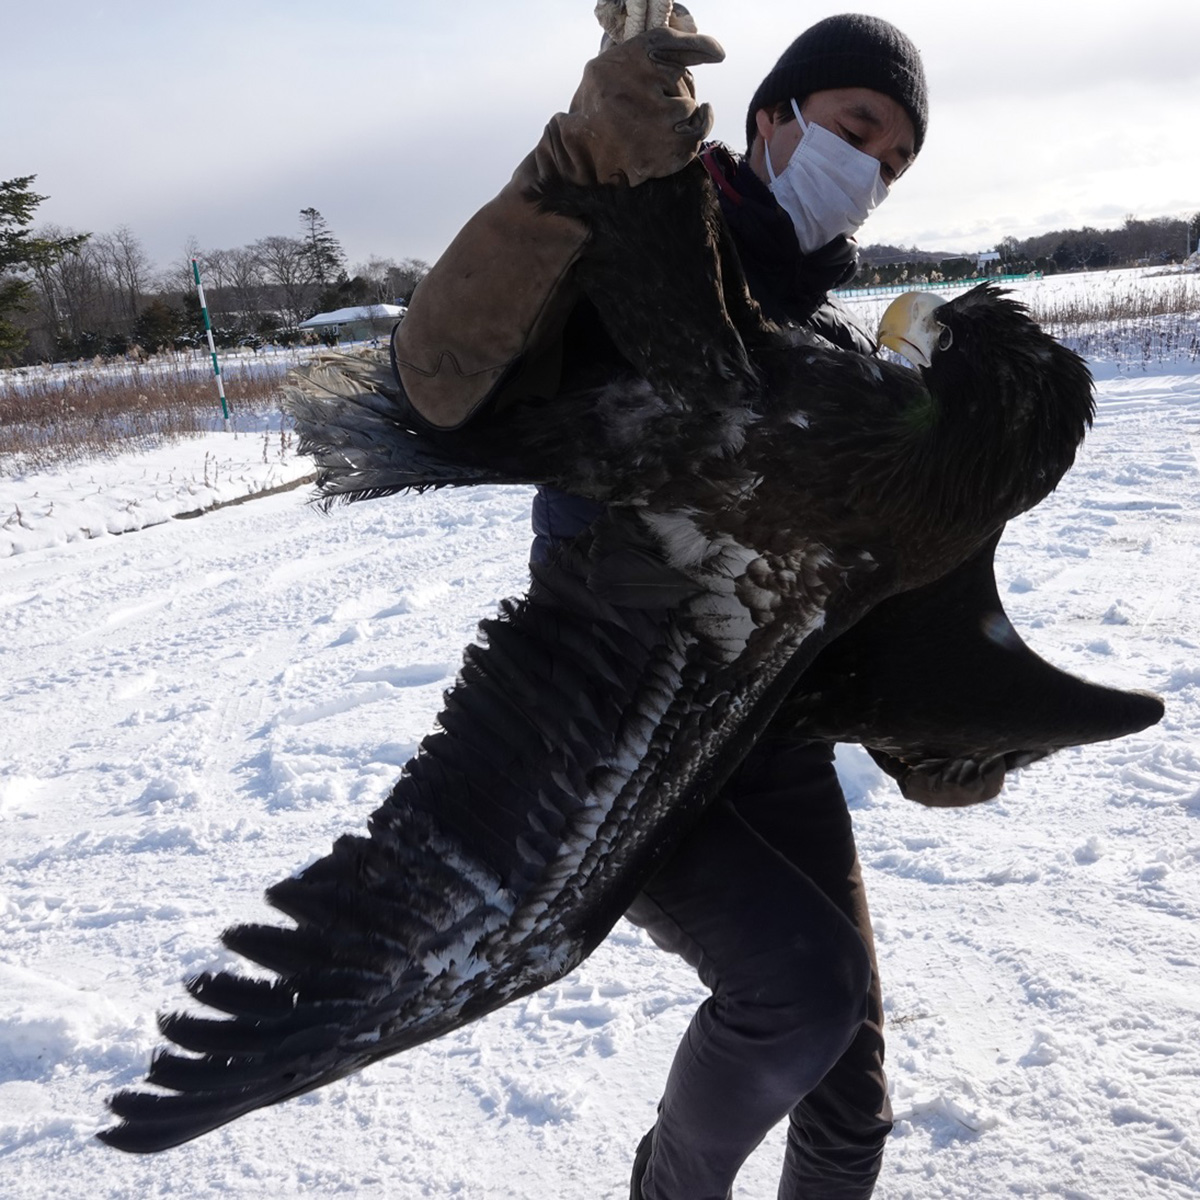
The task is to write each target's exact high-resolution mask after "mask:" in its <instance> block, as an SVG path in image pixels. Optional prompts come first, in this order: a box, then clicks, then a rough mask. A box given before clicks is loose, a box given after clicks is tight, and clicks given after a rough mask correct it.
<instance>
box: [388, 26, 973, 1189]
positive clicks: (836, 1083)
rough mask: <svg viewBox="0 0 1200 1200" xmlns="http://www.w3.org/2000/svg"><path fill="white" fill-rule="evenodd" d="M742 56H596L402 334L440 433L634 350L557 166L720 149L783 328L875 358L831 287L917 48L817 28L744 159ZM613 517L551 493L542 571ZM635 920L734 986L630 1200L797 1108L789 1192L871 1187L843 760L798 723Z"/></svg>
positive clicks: (856, 31)
mask: <svg viewBox="0 0 1200 1200" xmlns="http://www.w3.org/2000/svg"><path fill="white" fill-rule="evenodd" d="M678 11H679V10H678V9H677V10H676V12H677V13H678ZM685 28H686V26H685ZM693 30H694V27H693ZM721 57H723V53H722V51H721V50H720V47H719V46H717V45H716V43H714V42H713V41H712V40H711V39H709V38H704V37H700V36H698V35H695V34H694V32H692V33H686V32H676V31H674V30H671V29H660V30H654V31H651V32H649V33H647V34H644V35H642V36H640V37H637V38H634V39H632V40H630V41H628V42H625V43H623V44H620V45H617V46H615V47H613V48H612V49H610V50H607V51H606V52H605V53H603V54H601V55H600V56H599V58H597V59H596V60H594V61H593V62H592V63H590V64H588V67H587V69H586V71H585V74H584V79H583V83H582V85H581V87H580V89H579V91H578V92H577V93H576V96H575V98H574V100H573V102H572V105H571V109H570V111H569V112H568V113H565V114H558V115H557V116H556V117H554V118H553V119H552V120H551V122H550V124H549V125H548V126H547V130H546V134H545V136H544V137H543V139H542V141H541V143H539V145H538V147H537V148H536V149H535V150H534V152H533V153H532V154H531V155H530V156H529V158H528V159H526V160H525V162H523V163H522V164H521V166H520V167H518V169H517V171H516V173H515V174H514V176H513V180H512V182H511V183H510V184H509V185H508V186H507V187H506V188H505V189H504V190H503V191H502V192H501V193H500V195H499V196H497V198H496V199H495V200H493V201H492V202H491V203H490V204H489V205H487V206H485V208H484V209H482V210H481V212H480V213H478V214H477V215H476V216H475V217H474V218H472V220H471V221H470V222H469V223H468V225H467V226H466V227H465V228H464V230H463V231H462V233H460V235H459V236H458V238H456V239H455V241H454V243H453V244H452V245H451V246H450V248H449V249H448V250H447V252H446V254H445V255H444V256H443V257H442V259H441V260H440V261H439V262H438V264H437V265H436V266H435V267H434V269H433V271H432V272H431V273H430V275H429V276H428V278H427V279H426V280H425V281H424V282H423V283H422V284H421V286H420V288H419V289H418V290H417V293H416V295H415V296H414V298H413V303H412V306H411V307H410V310H409V314H408V316H407V318H406V320H405V321H404V323H403V324H402V325H401V326H400V327H399V328H398V331H397V334H396V337H395V342H394V347H393V351H394V360H395V365H396V372H397V376H398V378H399V380H400V383H401V386H402V387H403V389H404V391H405V393H406V395H407V397H408V400H409V402H410V403H411V405H412V407H413V409H414V410H415V412H416V414H417V415H418V416H419V417H420V418H421V419H422V420H424V421H426V422H428V423H429V424H431V425H434V426H437V427H440V428H453V427H456V426H458V425H461V424H462V423H464V422H465V421H468V420H470V419H471V418H472V416H473V415H474V414H476V413H477V412H478V411H480V410H481V409H482V408H483V407H484V406H501V407H502V406H503V405H504V404H505V403H506V402H508V401H509V400H510V399H511V398H513V397H518V396H520V397H530V396H533V397H547V398H550V397H552V396H553V395H554V393H555V391H556V390H557V389H559V388H561V387H567V386H578V385H580V384H581V383H586V382H592V381H595V382H600V381H603V379H604V377H605V372H606V370H609V369H611V368H612V367H613V366H614V365H615V363H614V356H615V350H614V349H613V348H612V346H611V344H610V343H607V339H606V338H605V337H604V335H603V333H602V331H601V329H600V324H599V321H598V320H597V317H596V314H595V312H594V311H593V310H591V309H590V307H589V305H588V303H587V302H586V301H585V300H582V299H581V298H580V296H579V294H578V292H577V291H576V290H575V289H574V287H573V284H572V280H571V266H572V264H573V263H574V261H575V259H576V257H577V256H578V254H579V251H580V249H581V247H582V246H583V245H584V244H585V242H586V240H587V236H588V233H587V230H586V229H585V228H584V227H583V226H582V225H580V224H579V223H577V222H575V221H573V220H571V219H569V218H565V217H560V216H557V215H553V214H546V213H543V212H540V211H539V210H538V208H537V205H536V197H535V189H536V187H537V185H538V184H539V182H545V181H547V180H549V179H553V178H555V177H561V178H566V179H568V180H570V181H572V182H575V183H584V184H611V185H614V186H637V185H638V184H639V183H640V182H642V181H643V180H645V179H648V178H654V177H661V176H666V175H669V174H671V173H673V172H674V171H676V170H678V169H679V168H680V167H682V166H684V165H685V164H686V163H687V162H688V161H689V160H690V159H691V158H692V157H693V156H694V155H695V154H696V153H697V152H698V151H699V152H700V154H701V158H702V160H703V162H704V164H705V166H706V167H707V169H708V171H709V174H710V176H711V177H712V179H713V181H714V183H715V185H716V187H717V189H718V193H719V196H720V202H721V206H722V210H723V212H724V215H725V218H726V220H727V222H728V224H729V226H730V229H731V231H732V233H733V237H734V240H735V243H736V245H737V248H738V252H739V255H740V256H741V258H742V262H743V266H744V268H745V271H746V276H747V280H748V283H749V286H750V289H751V292H752V294H753V295H754V298H755V299H756V300H757V301H758V302H759V304H760V305H761V306H762V308H763V309H764V311H765V312H766V314H767V315H768V316H769V317H771V318H773V319H775V320H777V321H779V322H781V323H794V324H803V325H807V326H809V327H811V328H813V329H815V330H817V331H819V332H821V333H822V334H823V335H825V336H826V337H828V338H830V340H832V341H834V342H836V343H837V344H839V345H842V346H846V347H850V348H855V349H864V350H869V349H870V348H871V346H872V342H871V339H870V337H869V336H868V335H867V334H866V332H865V331H864V330H863V329H862V328H861V327H860V326H858V325H857V323H856V322H855V321H854V320H853V319H852V318H851V316H850V315H849V314H848V313H847V312H846V311H845V310H844V309H842V308H840V307H839V306H838V305H836V303H834V302H832V301H831V300H830V298H829V295H828V293H829V291H830V289H832V288H833V287H836V286H837V285H838V284H840V283H844V282H845V281H847V280H848V279H849V278H850V277H851V276H852V275H853V274H854V271H855V267H856V249H855V245H854V243H853V241H852V240H851V235H852V234H853V233H854V232H855V230H856V229H857V228H858V226H859V225H860V224H861V223H862V221H863V220H864V219H865V218H866V217H867V215H868V214H869V212H870V211H871V210H872V209H873V208H874V207H875V206H877V205H878V204H879V203H880V202H881V201H882V199H883V198H884V197H886V195H887V190H888V188H889V187H890V186H891V185H892V184H893V183H894V182H895V181H896V180H898V179H899V178H900V176H901V175H903V173H904V172H905V171H906V170H907V169H908V167H909V165H910V164H911V163H912V161H913V160H914V159H915V157H916V156H917V154H918V153H919V151H920V149H921V145H922V143H923V141H924V137H925V129H926V124H927V99H926V86H925V78H924V73H923V70H922V67H921V62H920V57H919V55H918V53H917V51H916V49H915V47H914V46H913V45H912V43H911V42H910V41H909V40H908V39H907V38H906V37H905V36H904V35H903V34H902V33H900V31H899V30H897V29H895V28H894V27H893V26H891V25H889V24H888V23H887V22H884V21H881V20H878V19H876V18H873V17H866V16H855V15H842V16H836V17H831V18H829V19H827V20H824V21H821V22H820V23H818V24H817V25H815V26H813V27H812V28H811V29H809V30H808V31H807V32H805V33H803V34H802V35H801V36H800V37H799V38H797V39H796V41H794V42H793V43H792V44H791V46H789V47H788V49H787V50H786V51H785V52H784V54H783V56H782V57H781V58H780V60H779V62H778V63H777V64H776V65H775V67H774V68H773V69H772V70H771V72H770V73H769V74H768V75H767V76H766V78H765V79H764V80H763V81H762V83H761V84H760V85H759V87H758V89H757V91H756V92H755V94H754V97H753V99H752V100H751V102H750V106H749V111H748V114H747V142H748V150H747V154H746V156H744V157H742V156H739V155H736V154H733V153H731V152H730V151H729V150H727V149H726V148H725V147H723V146H721V145H719V144H713V145H709V146H706V147H704V148H703V149H702V150H701V149H700V146H701V142H702V140H703V138H704V137H705V136H706V135H707V133H708V130H709V129H710V128H711V113H710V112H709V110H708V106H707V105H698V104H697V103H696V101H695V97H694V92H693V89H692V84H691V77H690V75H689V74H688V72H687V70H686V68H687V67H688V66H691V65H696V64H698V63H702V62H712V61H718V60H719V59H720V58H721ZM631 286H636V282H635V281H631ZM551 402H552V400H551ZM596 514H597V508H596V506H595V505H594V504H593V503H591V502H589V501H585V500H581V499H579V498H576V497H570V496H566V495H564V494H562V493H560V492H556V491H554V490H553V489H548V488H547V489H541V490H540V492H539V494H538V496H537V499H536V501H535V506H534V517H533V519H534V528H535V532H536V534H537V539H536V542H535V545H534V551H533V554H534V557H535V559H538V560H541V559H544V558H545V557H546V556H548V555H549V554H551V553H553V549H554V546H555V544H556V543H559V542H561V541H562V540H563V539H566V538H570V537H572V536H574V535H576V534H577V533H579V532H581V531H582V530H583V529H584V528H586V527H587V525H588V524H590V522H591V521H592V520H593V519H594V518H595V516H596ZM976 798H978V797H976ZM629 916H630V919H631V920H633V921H634V922H635V923H637V924H639V925H641V926H643V927H644V928H646V929H647V930H648V931H649V933H650V935H651V936H652V937H653V939H654V940H655V941H656V942H657V943H658V944H659V945H660V946H663V947H664V948H666V949H669V950H672V951H674V952H675V953H678V954H680V955H682V956H683V957H684V958H685V959H686V960H687V961H688V962H689V963H690V964H691V965H692V966H693V967H695V968H696V970H697V971H698V973H699V975H700V977H701V979H702V980H703V981H704V983H705V984H706V985H707V986H708V987H709V988H710V989H711V990H712V996H711V997H710V998H709V999H708V1000H706V1001H705V1002H704V1004H702V1005H701V1007H700V1009H699V1010H698V1011H697V1013H696V1015H695V1017H694V1018H693V1020H692V1023H691V1025H690V1027H689V1029H688V1031H687V1034H686V1036H685V1037H684V1039H683V1042H682V1043H681V1045H680V1047H679V1049H678V1051H677V1053H676V1057H675V1061H674V1063H673V1065H672V1067H671V1071H670V1074H669V1077H668V1080H667V1084H666V1088H665V1090H664V1094H663V1097H662V1100H661V1102H660V1105H659V1114H658V1120H657V1122H656V1124H655V1126H654V1128H653V1129H652V1130H651V1131H650V1132H649V1133H648V1134H647V1135H646V1137H645V1138H644V1139H643V1141H642V1143H641V1145H640V1146H639V1147H638V1151H637V1155H636V1158H635V1163H634V1174H633V1181H632V1191H631V1196H633V1197H634V1198H635V1200H722V1198H723V1197H725V1196H727V1195H728V1194H729V1192H730V1189H731V1186H732V1183H733V1180H734V1177H735V1175H736V1174H737V1171H738V1169H739V1168H740V1166H741V1164H742V1163H743V1162H744V1161H745V1159H746V1157H747V1156H748V1155H749V1154H750V1152H751V1151H752V1150H753V1149H754V1147H755V1146H756V1145H757V1144H758V1143H759V1141H761V1139H762V1138H763V1136H764V1135H765V1134H766V1132H767V1131H768V1130H769V1129H770V1128H771V1127H772V1126H773V1125H774V1124H776V1123H777V1122H778V1121H780V1120H782V1119H783V1118H784V1117H788V1118H789V1130H788V1143H787V1152H786V1156H785V1162H784V1165H783V1171H782V1177H781V1182H780V1187H779V1196H780V1197H781V1198H784V1200H800V1198H801V1197H804V1198H815V1197H820V1198H821V1200H842V1198H850V1197H854V1198H861V1197H866V1196H869V1195H870V1194H871V1192H872V1190H873V1187H874V1182H875V1178H876V1175H877V1174H878V1170H879V1165H880V1161H881V1157H882V1153H883V1145H884V1142H885V1140H886V1138H887V1135H888V1133H889V1131H890V1128H891V1120H890V1109H889V1105H888V1098H887V1084H886V1080H885V1078H884V1073H883V1037H882V1022H883V1016H882V1005H881V1000H880V991H879V981H878V976H877V973H876V969H875V960H874V950H873V944H872V937H871V928H870V921H869V917H868V913H867V906H866V900H865V897H864V894H863V888H862V881H861V874H860V870H859V865H858V860H857V855H856V852H855V848H854V840H853V834H852V831H851V827H850V817H849V814H848V812H847V809H846V803H845V799H844V797H843V796H842V793H841V789H840V787H839V785H838V781H837V776H836V774H835V772H834V768H833V755H832V749H831V747H829V746H826V745H822V744H814V743H811V742H804V741H801V740H799V739H797V738H795V737H790V736H789V731H788V729H787V728H786V727H785V726H784V725H783V724H782V723H779V722H777V723H776V726H774V727H772V729H771V730H770V731H769V733H768V734H767V736H766V737H764V738H763V739H762V741H761V742H760V744H759V745H758V746H757V747H756V748H755V750H754V751H753V752H752V753H751V755H750V756H749V757H748V759H747V760H746V762H745V763H743V765H742V767H741V768H740V769H739V771H738V772H737V773H736V775H735V776H734V777H733V778H732V779H731V780H730V782H729V784H728V785H727V788H726V790H725V792H724V794H723V796H722V798H721V799H720V800H719V801H717V802H716V803H714V805H713V806H712V808H711V809H710V811H709V812H708V813H707V814H706V816H705V818H704V819H703V821H702V823H701V825H700V826H699V827H698V828H697V829H696V830H695V831H694V832H693V833H692V835H691V836H690V838H689V839H688V840H687V842H686V843H685V844H684V845H683V846H682V847H681V848H680V850H679V851H678V852H677V853H676V854H675V856H674V857H673V858H672V859H671V861H670V862H668V863H667V864H666V865H665V867H664V868H663V869H662V870H661V871H660V873H659V874H658V875H657V876H656V877H655V878H654V880H653V881H652V882H651V884H650V885H649V886H648V887H647V888H646V890H645V891H644V893H643V894H642V895H641V896H640V897H639V898H638V899H637V901H636V902H635V903H634V905H633V907H632V908H631V909H630V911H629Z"/></svg>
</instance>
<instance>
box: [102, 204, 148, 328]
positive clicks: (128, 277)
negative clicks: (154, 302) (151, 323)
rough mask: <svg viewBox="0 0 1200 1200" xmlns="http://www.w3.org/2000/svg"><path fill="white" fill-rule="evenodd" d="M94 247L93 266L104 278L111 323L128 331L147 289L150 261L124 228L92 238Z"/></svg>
mask: <svg viewBox="0 0 1200 1200" xmlns="http://www.w3.org/2000/svg"><path fill="white" fill-rule="evenodd" d="M94 244H95V249H96V260H97V266H98V267H99V269H100V270H101V271H102V273H103V275H104V284H105V290H106V291H107V292H108V294H109V299H110V303H111V304H112V308H113V311H112V313H111V324H112V325H113V326H114V327H117V328H124V329H127V330H129V329H132V328H133V324H134V322H135V321H136V320H137V318H138V313H139V312H140V311H141V308H142V299H143V297H144V295H145V293H146V291H147V289H148V288H149V286H150V275H151V265H150V260H149V259H148V258H147V257H146V252H145V250H143V249H142V243H141V242H140V241H138V239H137V237H135V236H134V233H133V230H132V229H130V228H129V226H128V225H118V226H117V228H116V229H114V230H113V232H112V233H106V234H103V235H101V236H100V237H98V238H96V239H95V241H94Z"/></svg>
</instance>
